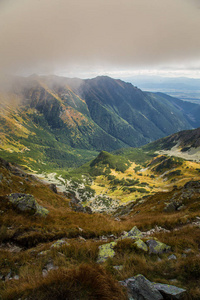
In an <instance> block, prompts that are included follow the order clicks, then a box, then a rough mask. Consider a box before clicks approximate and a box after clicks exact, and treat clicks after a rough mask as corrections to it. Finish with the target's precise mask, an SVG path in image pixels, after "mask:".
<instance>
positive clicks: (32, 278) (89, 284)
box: [0, 160, 200, 300]
mask: <svg viewBox="0 0 200 300" xmlns="http://www.w3.org/2000/svg"><path fill="white" fill-rule="evenodd" d="M0 174H1V175H0V176H1V177H0V178H1V180H0V211H1V214H0V224H1V227H0V243H1V246H0V257H1V259H0V276H1V277H0V278H1V279H0V297H1V299H6V300H7V299H19V298H21V299H39V300H40V299H61V300H62V299H63V300H64V299H66V298H69V299H128V298H127V291H126V288H124V287H123V286H122V285H120V283H119V282H118V281H119V280H124V279H127V278H130V277H132V276H135V275H137V274H142V275H144V276H145V277H146V278H148V279H149V280H151V281H154V282H159V283H165V284H168V285H172V284H173V285H175V286H176V287H180V288H183V289H186V290H187V293H188V294H187V296H186V294H184V299H190V298H189V295H190V297H191V299H199V297H200V289H199V284H200V256H199V239H200V229H199V226H200V221H199V220H200V206H199V203H200V202H199V201H200V199H199V194H200V182H199V181H189V183H186V184H184V185H182V186H181V185H180V186H179V187H175V188H174V189H173V190H171V191H170V192H159V193H156V194H154V195H152V196H150V197H148V198H143V199H142V201H141V200H138V201H136V202H132V203H131V204H129V206H127V207H124V208H120V210H119V211H117V212H116V214H115V215H118V217H116V216H113V217H112V216H108V215H102V214H97V213H93V214H91V213H90V214H88V213H82V212H74V211H72V210H71V208H70V206H69V203H70V200H69V199H68V198H66V196H64V195H63V194H57V193H56V190H55V187H54V188H53V187H52V186H49V185H44V184H43V183H42V182H40V181H38V180H37V179H36V178H34V176H32V175H27V174H26V173H25V172H24V171H22V170H21V169H20V168H19V167H17V166H15V165H11V164H10V163H7V162H5V161H4V160H0ZM11 193H12V195H16V194H15V193H20V195H21V198H23V197H25V194H26V195H27V194H31V195H33V196H34V199H35V200H36V201H37V203H38V204H39V205H40V206H42V207H43V208H45V209H46V210H48V214H47V216H46V217H43V216H42V215H40V214H39V213H35V214H34V212H33V211H30V210H27V211H22V210H21V208H20V207H19V206H18V208H17V206H16V205H17V203H16V204H13V203H11V201H10V199H12V196H9V195H11ZM134 226H137V228H138V229H139V230H140V231H141V233H140V231H139V230H138V229H137V230H136V228H135V227H134ZM133 227H134V228H133ZM131 228H133V229H132V231H130V230H131ZM127 232H128V233H127ZM134 234H135V236H134ZM131 236H132V237H131ZM148 240H150V241H157V242H156V243H158V242H159V243H160V244H159V245H160V246H159V247H161V246H162V247H161V248H158V249H160V250H156V252H155V250H152V248H149V249H150V250H149V251H147V250H146V248H144V249H145V250H144V249H143V247H144V245H146V243H147V242H148ZM139 241H140V242H139ZM110 242H112V245H113V247H114V249H113V250H109V251H108V252H105V253H104V256H101V255H102V254H101V250H100V248H99V246H103V245H105V246H106V245H110V244H109V243H110ZM136 242H137V243H136ZM113 243H114V244H113ZM138 243H139V244H138ZM142 243H143V244H144V245H143V246H142V247H140V244H142ZM161 243H163V244H161ZM164 245H165V246H164ZM106 247H108V246H106ZM145 247H147V246H145ZM149 247H150V246H149ZM163 247H165V248H166V250H161V249H163ZM110 251H111V252H110ZM181 291H182V290H181ZM160 299H162V298H160ZM163 299H167V298H163ZM173 299H175V298H173ZM181 299H183V298H181Z"/></svg>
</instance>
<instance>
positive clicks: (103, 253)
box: [97, 242, 117, 263]
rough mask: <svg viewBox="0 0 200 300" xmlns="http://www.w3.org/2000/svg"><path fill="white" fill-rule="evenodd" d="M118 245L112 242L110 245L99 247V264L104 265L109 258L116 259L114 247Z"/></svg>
mask: <svg viewBox="0 0 200 300" xmlns="http://www.w3.org/2000/svg"><path fill="white" fill-rule="evenodd" d="M115 245H117V243H116V242H111V243H108V244H104V245H101V246H99V255H98V259H97V262H98V263H102V262H105V261H106V260H107V259H108V258H109V257H111V258H112V257H114V255H115V251H114V249H113V248H114V246H115Z"/></svg>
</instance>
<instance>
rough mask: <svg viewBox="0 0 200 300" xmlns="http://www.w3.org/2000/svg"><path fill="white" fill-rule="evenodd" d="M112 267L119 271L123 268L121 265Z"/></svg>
mask: <svg viewBox="0 0 200 300" xmlns="http://www.w3.org/2000/svg"><path fill="white" fill-rule="evenodd" d="M113 269H115V270H117V271H121V270H122V269H123V266H122V265H120V266H113Z"/></svg>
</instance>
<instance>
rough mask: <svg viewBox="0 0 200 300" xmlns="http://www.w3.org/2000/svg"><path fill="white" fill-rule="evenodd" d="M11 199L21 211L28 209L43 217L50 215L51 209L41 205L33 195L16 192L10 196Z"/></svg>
mask: <svg viewBox="0 0 200 300" xmlns="http://www.w3.org/2000/svg"><path fill="white" fill-rule="evenodd" d="M8 199H9V201H10V202H11V203H12V204H14V205H15V206H16V207H17V208H18V209H19V210H21V211H28V212H30V213H31V214H35V215H38V216H41V217H45V216H47V215H48V213H49V211H48V210H47V209H46V208H44V207H42V206H41V205H39V204H38V203H37V201H36V200H35V198H34V196H33V195H30V194H22V193H14V194H10V195H9V196H8Z"/></svg>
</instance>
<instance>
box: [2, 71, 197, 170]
mask: <svg viewBox="0 0 200 300" xmlns="http://www.w3.org/2000/svg"><path fill="white" fill-rule="evenodd" d="M10 87H11V88H10V90H9V89H7V90H5V91H4V92H1V95H0V98H1V107H2V113H1V115H0V122H1V145H0V149H1V154H2V155H3V157H4V158H5V159H9V160H13V161H15V160H16V161H17V162H18V163H19V164H23V165H24V166H27V167H30V168H31V169H33V170H34V169H37V168H39V169H40V170H42V169H45V168H46V169H48V168H61V167H63V166H65V167H67V168H68V167H74V166H78V165H79V166H80V165H82V164H83V163H84V162H86V161H89V160H90V159H92V158H94V157H95V156H96V155H97V153H98V151H101V150H105V151H109V152H110V151H113V150H117V149H119V148H124V147H130V146H131V147H136V146H141V145H144V144H146V143H147V142H150V141H152V140H155V139H158V138H160V137H163V136H166V135H168V134H171V133H173V132H175V131H179V130H181V129H186V128H191V127H192V125H191V124H190V123H189V119H187V118H186V117H185V115H184V111H183V110H184V109H183V108H181V109H179V108H177V107H175V105H174V102H175V100H174V99H173V101H171V100H169V99H167V97H163V96H162V97H161V96H160V95H159V96H157V95H156V94H152V93H145V92H143V91H141V90H139V89H138V88H136V87H134V86H133V85H132V84H130V83H125V82H123V81H122V80H114V79H112V78H110V77H106V76H103V77H101V76H99V77H97V78H94V79H87V80H81V79H77V78H75V79H69V78H64V77H57V76H35V75H34V76H31V77H28V78H20V77H19V78H17V79H16V81H13V83H12V84H10ZM7 99H8V100H7ZM177 101H178V100H177ZM179 101H180V100H179ZM12 103H15V105H13V104H12ZM178 103H179V102H178ZM194 124H195V122H193V125H194ZM38 157H40V159H39V160H38Z"/></svg>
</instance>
